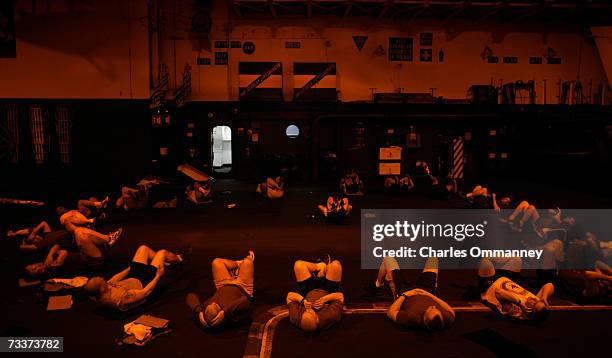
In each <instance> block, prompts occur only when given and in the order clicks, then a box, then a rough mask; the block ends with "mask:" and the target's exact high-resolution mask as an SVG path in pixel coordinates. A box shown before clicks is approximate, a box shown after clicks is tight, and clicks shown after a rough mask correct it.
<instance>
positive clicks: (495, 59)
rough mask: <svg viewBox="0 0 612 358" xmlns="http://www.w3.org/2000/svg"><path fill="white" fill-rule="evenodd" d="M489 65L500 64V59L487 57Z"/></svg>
mask: <svg viewBox="0 0 612 358" xmlns="http://www.w3.org/2000/svg"><path fill="white" fill-rule="evenodd" d="M487 62H488V63H499V57H497V56H489V57H487Z"/></svg>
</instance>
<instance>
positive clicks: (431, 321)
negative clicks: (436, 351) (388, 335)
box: [387, 257, 455, 331]
mask: <svg viewBox="0 0 612 358" xmlns="http://www.w3.org/2000/svg"><path fill="white" fill-rule="evenodd" d="M437 287H438V259H437V258H434V257H430V258H429V259H427V262H426V263H425V268H424V269H423V272H421V274H420V275H419V278H418V279H417V282H416V285H415V286H414V287H413V288H412V289H410V290H407V291H404V292H403V293H402V294H401V295H400V296H399V297H398V298H397V299H396V300H395V302H393V304H392V305H391V307H389V311H387V316H388V317H389V318H390V319H391V320H392V321H393V322H395V323H398V324H400V325H403V326H409V327H420V328H425V329H427V330H429V331H439V330H442V329H444V328H447V327H449V326H450V325H452V324H453V323H454V322H455V311H454V310H453V308H452V307H451V306H450V305H449V304H448V303H446V302H444V301H443V300H442V299H440V298H438V297H437V296H436V289H437Z"/></svg>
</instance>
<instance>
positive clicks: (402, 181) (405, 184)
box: [384, 174, 414, 193]
mask: <svg viewBox="0 0 612 358" xmlns="http://www.w3.org/2000/svg"><path fill="white" fill-rule="evenodd" d="M384 185H385V189H387V191H389V192H391V193H408V192H409V191H410V190H411V189H412V188H414V182H413V181H412V178H411V177H410V175H408V174H406V175H404V176H403V177H399V176H398V175H392V176H388V177H386V178H385V183H384Z"/></svg>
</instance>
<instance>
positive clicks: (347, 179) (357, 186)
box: [340, 169, 364, 195]
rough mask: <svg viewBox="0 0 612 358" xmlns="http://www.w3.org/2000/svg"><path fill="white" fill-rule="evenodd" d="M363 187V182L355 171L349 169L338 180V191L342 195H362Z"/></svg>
mask: <svg viewBox="0 0 612 358" xmlns="http://www.w3.org/2000/svg"><path fill="white" fill-rule="evenodd" d="M363 187H364V185H363V182H362V181H361V179H359V174H357V170H355V169H351V170H350V171H348V172H347V173H346V174H345V175H344V177H343V178H342V179H340V190H341V191H342V192H343V193H344V195H362V194H363Z"/></svg>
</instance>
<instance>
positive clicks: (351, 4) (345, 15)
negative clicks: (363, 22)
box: [342, 0, 354, 17]
mask: <svg viewBox="0 0 612 358" xmlns="http://www.w3.org/2000/svg"><path fill="white" fill-rule="evenodd" d="M353 3H354V1H353V0H350V1H348V2H347V3H346V9H345V10H344V15H343V16H342V17H347V16H348V14H349V13H350V12H351V9H352V8H353Z"/></svg>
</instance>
